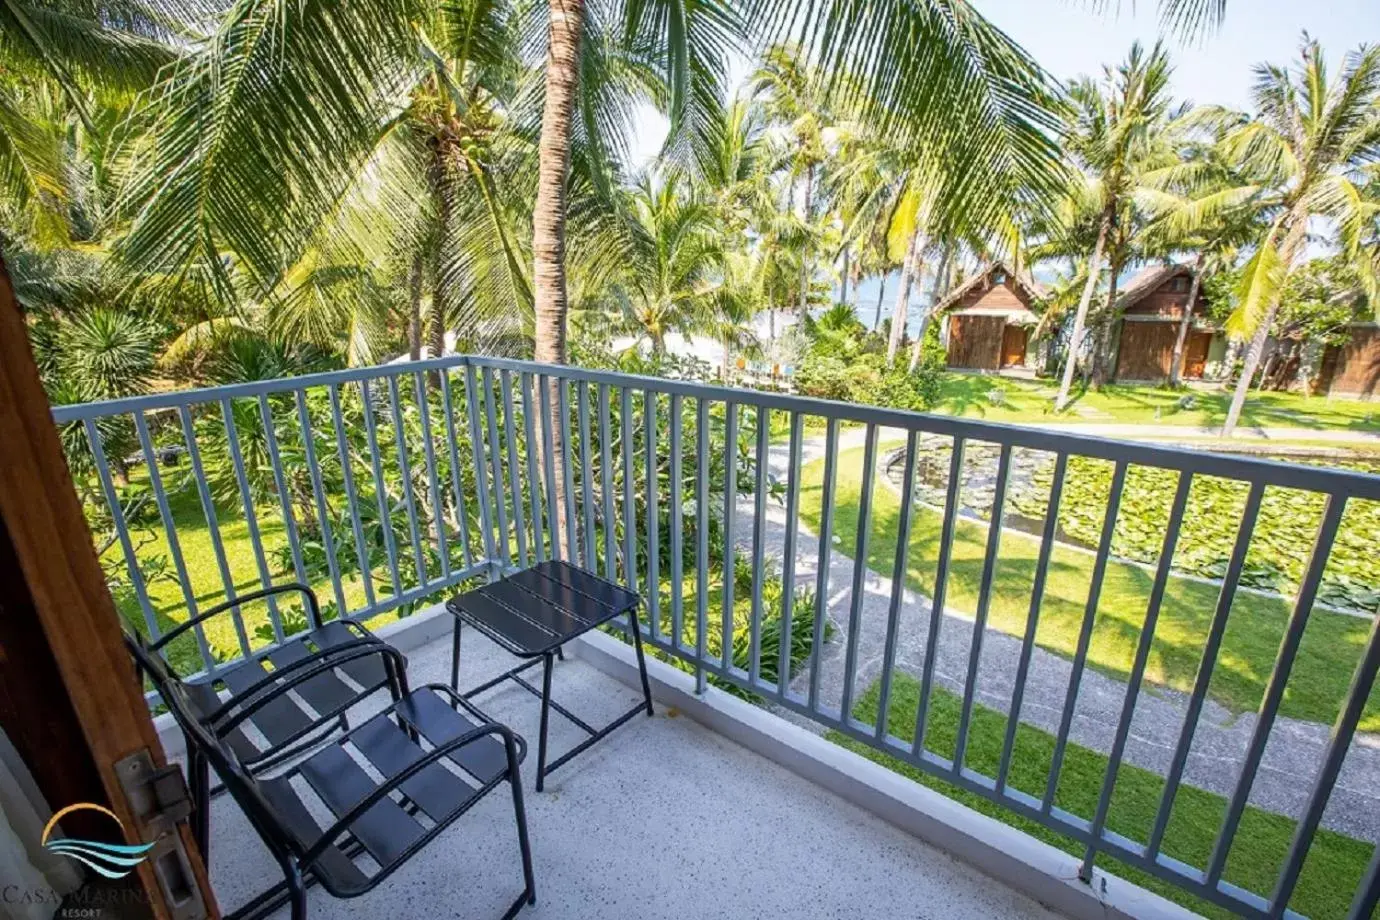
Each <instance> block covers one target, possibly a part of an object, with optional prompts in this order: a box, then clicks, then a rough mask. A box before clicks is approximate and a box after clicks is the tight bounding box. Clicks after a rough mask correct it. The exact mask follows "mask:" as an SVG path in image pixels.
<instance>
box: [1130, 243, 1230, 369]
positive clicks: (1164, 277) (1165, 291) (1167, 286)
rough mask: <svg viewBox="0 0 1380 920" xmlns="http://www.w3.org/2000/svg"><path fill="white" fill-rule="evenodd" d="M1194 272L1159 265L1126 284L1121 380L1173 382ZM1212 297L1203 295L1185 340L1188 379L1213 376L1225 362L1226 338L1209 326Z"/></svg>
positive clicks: (1199, 297) (1200, 295)
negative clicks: (1171, 371) (1177, 343)
mask: <svg viewBox="0 0 1380 920" xmlns="http://www.w3.org/2000/svg"><path fill="white" fill-rule="evenodd" d="M1192 285H1193V273H1192V271H1191V270H1190V269H1189V268H1188V267H1187V266H1183V265H1172V266H1165V265H1154V266H1150V267H1149V268H1146V269H1145V270H1143V271H1142V272H1140V273H1139V274H1138V275H1136V276H1135V277H1134V278H1132V279H1131V280H1130V281H1129V282H1128V283H1127V285H1126V288H1125V291H1124V293H1123V294H1122V295H1121V296H1120V297H1118V298H1117V304H1118V308H1119V312H1120V314H1121V318H1120V321H1119V323H1118V329H1117V336H1116V364H1115V368H1116V369H1115V372H1114V376H1115V378H1116V379H1117V380H1134V381H1153V382H1156V383H1158V382H1161V381H1164V380H1166V379H1168V377H1169V365H1170V362H1171V361H1172V359H1173V355H1174V340H1175V339H1176V338H1177V337H1178V334H1179V323H1180V322H1181V321H1182V320H1183V315H1184V310H1185V309H1186V308H1187V306H1188V295H1189V291H1190V290H1191V288H1192ZM1207 310H1208V302H1207V298H1206V297H1204V296H1203V293H1202V291H1199V293H1198V302H1197V305H1196V306H1195V307H1194V309H1193V325H1192V327H1190V329H1189V331H1188V337H1187V339H1186V340H1185V341H1184V356H1183V372H1182V376H1183V378H1184V379H1186V380H1197V379H1203V378H1204V377H1210V376H1213V375H1212V374H1211V373H1210V370H1215V369H1216V368H1215V365H1220V364H1221V363H1222V355H1223V354H1224V353H1225V351H1226V338H1225V336H1223V335H1222V333H1221V331H1220V330H1218V329H1216V328H1214V327H1213V326H1211V325H1209V324H1208V323H1207V321H1206V316H1207Z"/></svg>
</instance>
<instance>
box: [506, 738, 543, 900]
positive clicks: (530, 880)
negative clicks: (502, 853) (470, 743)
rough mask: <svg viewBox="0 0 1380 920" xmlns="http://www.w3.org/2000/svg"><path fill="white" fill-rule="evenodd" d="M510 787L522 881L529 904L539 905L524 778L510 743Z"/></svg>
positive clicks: (514, 746)
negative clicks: (533, 870)
mask: <svg viewBox="0 0 1380 920" xmlns="http://www.w3.org/2000/svg"><path fill="white" fill-rule="evenodd" d="M508 749H509V750H508V771H509V772H508V785H509V786H511V787H512V789H513V814H514V816H515V817H516V818H517V832H518V850H519V851H520V852H521V853H522V881H523V884H524V885H526V886H527V887H526V889H525V894H526V895H527V903H528V904H535V903H537V883H536V881H535V879H534V877H533V874H532V845H531V843H530V842H529V840H528V837H527V808H526V806H524V805H523V802H522V777H521V776H520V775H518V766H517V746H516V745H515V744H513V743H512V741H511V740H510V741H509V742H508Z"/></svg>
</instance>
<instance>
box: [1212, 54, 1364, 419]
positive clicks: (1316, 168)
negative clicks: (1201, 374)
mask: <svg viewBox="0 0 1380 920" xmlns="http://www.w3.org/2000/svg"><path fill="white" fill-rule="evenodd" d="M1251 95H1252V98H1253V101H1254V103H1255V108H1256V114H1255V116H1254V117H1247V116H1244V115H1240V114H1234V113H1230V112H1224V111H1220V110H1219V111H1215V112H1210V113H1208V115H1207V116H1205V117H1211V118H1215V120H1216V123H1217V127H1218V128H1219V129H1220V130H1221V131H1222V141H1221V150H1222V154H1223V156H1224V158H1225V159H1226V160H1227V162H1229V163H1231V164H1232V165H1233V166H1234V167H1235V168H1237V169H1238V170H1239V171H1240V172H1241V173H1242V174H1243V175H1244V176H1246V177H1248V179H1249V184H1247V185H1245V186H1242V187H1241V189H1240V191H1241V193H1242V194H1246V193H1248V192H1249V193H1252V199H1253V200H1254V201H1255V203H1256V207H1257V208H1258V214H1259V216H1260V218H1261V219H1262V220H1263V222H1265V223H1266V229H1265V231H1264V233H1263V234H1262V236H1261V237H1260V239H1259V241H1258V242H1257V243H1256V245H1255V251H1254V253H1253V255H1252V256H1251V258H1250V260H1249V261H1248V262H1247V263H1246V267H1245V271H1244V272H1243V273H1242V276H1241V281H1240V285H1239V287H1238V289H1237V303H1238V305H1237V308H1236V310H1235V311H1234V312H1233V313H1232V315H1231V317H1230V319H1229V320H1228V323H1227V331H1228V333H1229V334H1231V335H1232V336H1233V337H1235V338H1237V339H1244V340H1248V341H1249V344H1248V345H1247V347H1246V355H1245V364H1244V366H1243V367H1242V370H1241V376H1240V378H1239V379H1238V380H1237V383H1236V388H1235V391H1234V392H1233V394H1232V401H1231V406H1230V408H1229V409H1228V410H1227V417H1226V421H1225V423H1224V424H1223V427H1222V431H1223V434H1225V435H1230V434H1231V433H1232V432H1233V431H1234V430H1235V428H1236V425H1237V423H1238V422H1239V421H1240V418H1241V409H1242V406H1243V405H1244V404H1245V401H1246V395H1247V393H1248V392H1249V391H1250V388H1251V386H1252V384H1253V381H1254V379H1255V375H1256V371H1257V370H1258V369H1259V366H1260V362H1261V359H1262V357H1263V356H1264V352H1265V344H1266V339H1267V338H1268V337H1269V334H1270V329H1271V327H1272V326H1273V324H1274V319H1275V314H1276V312H1277V311H1278V310H1279V305H1280V299H1281V295H1282V292H1283V291H1284V289H1285V287H1286V285H1287V284H1288V281H1289V278H1290V277H1291V275H1292V274H1293V272H1294V271H1295V269H1296V268H1297V266H1298V265H1299V262H1300V260H1301V259H1302V258H1303V256H1304V253H1305V251H1306V247H1307V243H1308V240H1309V234H1310V233H1313V232H1325V228H1326V227H1327V226H1328V225H1331V226H1333V227H1335V238H1336V244H1337V249H1338V251H1339V252H1340V253H1341V255H1342V256H1343V257H1344V258H1345V260H1346V261H1347V263H1348V264H1349V265H1350V266H1351V267H1352V268H1353V269H1354V270H1355V271H1356V274H1357V277H1358V279H1359V280H1360V283H1361V285H1362V288H1363V290H1365V292H1366V293H1367V294H1368V295H1369V297H1370V299H1371V302H1372V303H1378V302H1380V297H1378V296H1377V295H1380V243H1378V242H1377V240H1376V239H1375V222H1376V219H1377V214H1380V197H1377V196H1375V194H1374V188H1373V186H1368V185H1367V184H1366V182H1365V178H1364V177H1365V175H1366V173H1365V170H1366V169H1367V167H1369V166H1370V165H1371V164H1373V163H1374V162H1375V160H1376V158H1377V157H1380V48H1377V47H1373V46H1372V47H1367V46H1362V47H1361V48H1359V49H1357V50H1355V51H1352V52H1350V53H1348V54H1347V55H1346V57H1345V59H1344V60H1343V63H1342V67H1341V70H1340V71H1339V72H1338V73H1337V74H1336V75H1335V77H1334V76H1333V75H1332V74H1330V73H1329V70H1328V67H1327V63H1326V60H1325V58H1324V55H1323V52H1322V48H1321V47H1319V45H1318V44H1317V42H1316V41H1313V40H1311V39H1307V38H1305V39H1304V42H1303V45H1302V48H1301V49H1300V54H1299V60H1298V61H1297V62H1296V64H1295V66H1294V67H1293V68H1292V69H1286V68H1284V67H1280V66H1276V65H1273V64H1263V65H1261V66H1260V67H1258V68H1257V69H1256V82H1255V85H1254V86H1253V87H1252V90H1251ZM1255 192H1258V193H1259V194H1258V195H1257V194H1254V193H1255Z"/></svg>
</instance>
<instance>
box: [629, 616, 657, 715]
mask: <svg viewBox="0 0 1380 920" xmlns="http://www.w3.org/2000/svg"><path fill="white" fill-rule="evenodd" d="M628 628H629V629H631V630H632V634H633V648H635V649H637V670H638V673H639V674H640V675H641V677H642V698H643V699H644V700H646V701H647V715H651V714H652V687H651V685H650V684H649V683H648V682H647V659H646V658H645V657H643V655H642V630H640V629H639V628H638V626H637V608H636V607H634V608H633V609H631V610H629V611H628Z"/></svg>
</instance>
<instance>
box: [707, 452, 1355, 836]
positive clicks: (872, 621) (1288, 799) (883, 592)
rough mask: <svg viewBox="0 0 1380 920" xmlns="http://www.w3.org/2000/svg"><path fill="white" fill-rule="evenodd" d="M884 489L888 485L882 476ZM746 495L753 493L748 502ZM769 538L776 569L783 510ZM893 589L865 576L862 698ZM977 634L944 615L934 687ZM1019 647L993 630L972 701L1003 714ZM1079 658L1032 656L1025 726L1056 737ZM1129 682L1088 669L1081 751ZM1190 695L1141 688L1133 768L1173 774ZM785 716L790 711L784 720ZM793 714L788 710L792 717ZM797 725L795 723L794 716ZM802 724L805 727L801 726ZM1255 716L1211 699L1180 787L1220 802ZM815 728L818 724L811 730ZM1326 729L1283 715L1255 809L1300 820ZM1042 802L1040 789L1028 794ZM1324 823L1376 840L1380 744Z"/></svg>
mask: <svg viewBox="0 0 1380 920" xmlns="http://www.w3.org/2000/svg"><path fill="white" fill-rule="evenodd" d="M898 437H904V432H901V431H899V430H889V429H883V430H882V431H881V432H879V443H884V442H885V441H887V440H893V439H895V438H898ZM863 438H864V432H863V431H862V430H849V431H845V432H842V433H841V434H840V437H839V450H840V451H841V452H842V451H844V450H847V449H849V448H851V447H857V446H859V445H861V444H862V443H863ZM823 448H824V439H823V437H822V436H821V437H812V438H806V439H804V441H803V443H802V454H803V463H809V462H810V461H812V460H815V459H818V458H819V457H821V456H823V452H824V451H823ZM769 469H770V471H771V473H772V474H773V475H774V476H776V477H778V478H780V479H782V480H783V481H784V478H785V475H786V469H787V447H786V445H784V444H778V445H773V446H772V448H771V450H770V454H769ZM875 482H876V484H877V485H876V487H877V488H890V487H891V486H890V485H889V484H887V485H884V484H886V483H888V480H887V478H886V477H885V476H884V475H882V474H881V473H880V471H879V472H878V475H877V476H876V480H875ZM749 498H750V497H749ZM767 508H768V511H767V515H766V524H765V527H764V536H765V540H764V543H763V546H764V548H765V550H766V554H767V555H768V556H771V557H773V558H775V560H776V561H777V563H778V565H779V563H780V560H781V557H782V553H783V546H784V537H785V530H786V518H785V511H784V508H782V507H781V506H780V505H779V504H776V503H774V502H769V503H768V506H767ZM737 515H738V517H737V521H736V524H735V530H736V532H737V535H738V539H737V540H736V541H735V542H736V545H738V546H739V551H740V552H743V553H747V554H751V552H752V533H753V525H754V508H753V503H752V501H751V500H748V501H740V502H739V505H738V510H737ZM796 546H797V552H796V563H795V582H796V586H797V587H809V588H811V589H813V588H814V586H815V573H816V568H817V562H818V558H819V541H818V539H817V538H816V536H815V535H814V534H813V533H811V532H809V531H808V530H807V529H806V528H805V527H804V526H801V527H800V529H799V531H798V536H797V538H796ZM850 551H851V547H843V546H841V545H839V543H838V541H837V538H836V539H835V545H834V550H833V552H832V553H831V555H830V561H829V583H828V584H829V588H828V606H827V609H828V615H829V617H830V620H831V621H832V622H833V623H834V626H835V632H834V636H833V638H832V640H831V641H830V642H829V643H828V644H827V645H826V647H825V649H824V652H823V657H822V659H821V693H820V698H821V701H822V702H823V703H825V704H827V705H829V706H831V707H833V708H838V707H839V704H840V700H841V698H842V692H843V675H844V640H845V637H846V634H847V622H848V616H849V609H850V605H851V601H852V590H851V586H852V580H853V560H852V559H851V558H850V557H849V555H848V553H849V552H850ZM891 590H892V583H891V579H890V578H889V577H887V576H884V575H881V574H879V573H877V572H875V571H872V570H871V569H868V570H867V571H866V572H865V577H864V584H863V595H864V596H863V598H862V604H861V615H860V620H859V630H858V636H859V651H858V665H857V678H856V681H855V685H854V699H857V698H858V697H860V696H861V695H862V694H863V693H864V692H865V691H866V690H867V688H868V687H869V686H870V685H871V684H872V683H873V682H874V681H875V680H876V679H877V678H878V677H879V676H880V673H881V670H882V663H883V658H884V648H885V641H886V626H887V618H888V609H889V605H890V598H891ZM930 611H931V606H930V598H928V597H926V596H924V595H921V594H918V593H916V592H914V591H910V590H903V592H902V603H901V615H900V627H899V641H898V645H897V653H896V666H897V667H898V668H899V669H901V670H902V671H904V672H906V673H909V674H911V675H915V676H917V677H918V676H919V674H920V673H921V668H922V667H923V664H924V661H925V656H926V632H927V630H928V624H929V620H930ZM972 634H973V618H972V616H971V615H970V614H969V613H967V612H965V611H959V610H955V609H953V608H947V609H945V611H944V620H943V622H942V624H941V628H940V633H939V649H938V657H937V658H936V666H935V679H936V681H937V682H938V683H939V684H940V685H941V686H943V687H945V688H947V689H949V690H951V691H955V692H957V693H960V694H961V693H962V692H963V685H964V680H965V676H966V674H967V669H968V657H969V650H970V647H971V639H972ZM1020 649H1021V639H1020V637H1019V636H1012V635H1008V634H1006V633H1003V632H999V631H997V630H994V629H990V628H989V629H987V630H986V631H985V636H984V639H983V643H982V654H981V658H980V665H979V668H978V680H977V684H976V699H977V701H978V702H980V703H982V704H983V705H985V706H988V707H990V708H992V709H996V710H999V711H1001V712H1003V713H1005V712H1008V711H1009V709H1010V703H1011V692H1012V685H1013V678H1014V675H1015V672H1016V667H1017V661H1018V657H1019V655H1020ZM1071 668H1072V665H1071V662H1070V661H1069V660H1067V659H1065V658H1064V657H1062V656H1060V655H1056V654H1053V653H1051V652H1046V651H1044V650H1042V649H1039V648H1036V649H1035V650H1034V655H1033V657H1032V659H1031V663H1030V668H1029V676H1028V679H1027V682H1026V690H1025V697H1024V702H1023V705H1022V707H1021V712H1020V718H1021V721H1023V722H1025V723H1027V724H1029V725H1032V726H1035V727H1038V728H1040V729H1043V730H1045V731H1047V732H1050V733H1055V732H1057V730H1058V726H1059V720H1060V716H1061V714H1062V707H1063V702H1064V699H1065V695H1066V692H1067V688H1068V683H1069V676H1070V671H1071ZM793 688H794V689H795V690H797V691H798V692H802V693H803V692H806V690H807V689H808V672H806V673H805V674H803V675H802V676H798V677H797V678H796V681H795V682H794V684H793ZM1125 693H1126V685H1125V684H1124V683H1123V682H1122V681H1120V680H1117V679H1115V678H1112V677H1108V676H1106V675H1103V674H1100V673H1097V672H1095V671H1093V670H1092V669H1091V668H1089V669H1087V670H1085V671H1084V675H1083V680H1082V684H1081V686H1080V689H1079V694H1078V702H1077V706H1076V707H1075V714H1074V719H1073V725H1072V730H1071V738H1072V740H1073V741H1075V742H1076V743H1078V744H1081V745H1083V746H1085V747H1088V748H1092V749H1095V750H1098V751H1101V752H1103V753H1106V752H1107V751H1109V750H1110V748H1111V745H1112V739H1113V734H1114V732H1115V730H1116V724H1117V721H1118V719H1119V717H1120V713H1121V708H1122V705H1123V703H1124V700H1125ZM1187 699H1188V697H1187V694H1184V693H1180V692H1178V691H1174V690H1170V689H1167V688H1164V687H1158V686H1150V685H1145V686H1144V688H1143V691H1142V693H1141V695H1140V697H1139V700H1138V701H1137V705H1136V708H1135V713H1134V716H1133V718H1132V721H1131V734H1130V738H1129V742H1128V745H1127V750H1126V755H1125V760H1126V761H1127V762H1128V763H1131V764H1134V765H1136V766H1139V767H1143V768H1145V769H1147V770H1151V771H1154V772H1156V773H1158V774H1159V775H1161V776H1163V775H1164V774H1165V773H1166V772H1168V769H1169V764H1170V761H1171V759H1172V757H1173V752H1174V747H1175V745H1176V744H1177V742H1178V738H1179V734H1180V732H1181V730H1182V728H1183V719H1184V712H1185V709H1186V706H1187ZM783 714H785V713H783ZM787 715H788V714H787ZM788 717H789V716H788ZM802 724H809V723H805V722H803V721H802ZM1255 724H1256V716H1255V714H1254V713H1244V714H1233V713H1232V712H1230V711H1228V710H1227V709H1225V708H1224V707H1222V706H1219V705H1218V704H1216V703H1215V702H1213V701H1211V700H1209V701H1208V702H1207V704H1206V705H1205V707H1204V709H1203V712H1202V715H1201V717H1200V719H1199V722H1198V727H1197V731H1196V732H1195V734H1194V738H1193V743H1192V745H1191V748H1190V752H1189V757H1188V762H1187V766H1186V769H1185V771H1184V782H1186V783H1188V784H1189V785H1192V786H1197V787H1199V788H1201V789H1206V790H1209V791H1211V792H1215V793H1218V794H1220V795H1227V796H1230V795H1231V794H1232V792H1233V790H1234V787H1235V784H1236V780H1237V777H1238V775H1239V773H1240V764H1241V762H1242V760H1243V759H1244V756H1245V750H1246V747H1247V744H1248V743H1249V740H1250V737H1251V732H1252V730H1253V729H1254V727H1255ZM814 728H816V729H817V730H818V726H814ZM1328 732H1329V727H1328V726H1326V725H1322V724H1319V723H1314V722H1305V721H1300V720H1296V719H1289V718H1282V717H1281V718H1279V719H1277V720H1276V722H1275V727H1274V730H1273V731H1272V732H1271V735H1270V740H1269V742H1268V744H1267V745H1266V748H1265V756H1264V760H1263V761H1262V764H1261V768H1260V771H1259V773H1258V774H1257V777H1256V780H1255V783H1254V784H1253V786H1252V789H1251V794H1250V802H1251V803H1252V804H1254V805H1257V806H1259V807H1261V808H1264V809H1268V810H1270V811H1273V812H1277V813H1282V814H1286V815H1291V816H1294V817H1297V816H1298V815H1300V814H1301V813H1302V811H1303V809H1304V807H1305V806H1306V803H1307V800H1308V796H1309V795H1310V793H1311V791H1312V782H1313V777H1314V776H1315V775H1316V772H1317V769H1318V765H1319V764H1320V762H1321V759H1322V754H1323V751H1324V748H1325V746H1326V743H1327V739H1328ZM1027 791H1030V792H1034V793H1035V794H1039V793H1040V792H1042V791H1043V790H1027ZM1323 824H1324V826H1326V827H1329V828H1332V829H1334V830H1337V831H1340V832H1342V833H1345V834H1348V835H1350V836H1353V837H1359V838H1362V839H1366V840H1370V841H1374V842H1380V736H1377V735H1361V736H1358V738H1357V739H1356V741H1355V742H1353V744H1352V748H1351V751H1350V753H1349V754H1348V756H1347V758H1346V762H1345V764H1344V766H1343V769H1342V772H1341V776H1340V777H1339V779H1338V783H1337V786H1336V788H1335V789H1334V791H1333V793H1332V797H1331V800H1330V802H1329V805H1328V808H1327V811H1326V813H1325V814H1324V817H1323Z"/></svg>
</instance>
